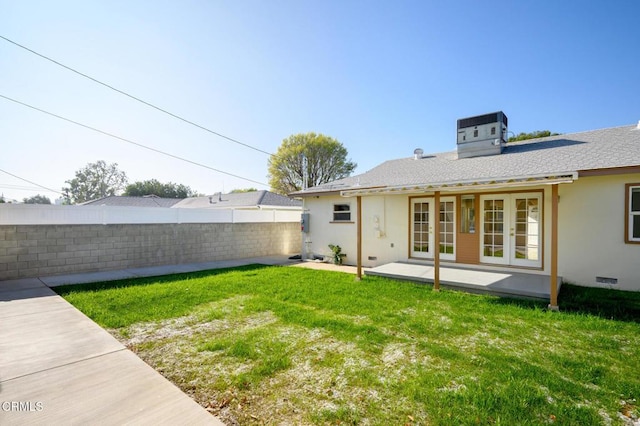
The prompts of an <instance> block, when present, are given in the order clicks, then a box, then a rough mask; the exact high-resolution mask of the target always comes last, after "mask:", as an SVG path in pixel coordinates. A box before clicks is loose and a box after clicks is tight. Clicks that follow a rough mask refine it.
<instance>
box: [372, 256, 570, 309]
mask: <svg viewBox="0 0 640 426" xmlns="http://www.w3.org/2000/svg"><path fill="white" fill-rule="evenodd" d="M364 273H365V274H366V275H375V276H380V277H388V278H395V279H400V280H407V281H416V282H423V283H433V281H434V267H433V266H432V265H425V264H417V263H408V262H393V263H387V264H385V265H380V266H377V267H375V268H371V269H367V270H365V272H364ZM550 280H551V277H550V276H549V275H540V274H527V273H522V272H503V271H501V272H496V271H489V270H481V269H466V268H455V267H451V266H441V267H440V285H441V286H442V287H444V288H451V289H458V290H462V291H468V292H473V293H481V294H492V295H496V296H502V297H519V298H527V299H539V300H546V301H549V298H550V295H551V285H550ZM558 282H561V280H560V279H558ZM559 291H560V286H558V292H559Z"/></svg>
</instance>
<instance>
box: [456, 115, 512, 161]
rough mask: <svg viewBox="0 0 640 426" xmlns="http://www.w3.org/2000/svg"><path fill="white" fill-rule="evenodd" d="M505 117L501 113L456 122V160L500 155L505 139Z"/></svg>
mask: <svg viewBox="0 0 640 426" xmlns="http://www.w3.org/2000/svg"><path fill="white" fill-rule="evenodd" d="M507 121H508V120H507V116H506V115H505V114H504V113H503V112H502V111H498V112H493V113H491V114H485V115H477V116H475V117H468V118H461V119H459V120H458V140H457V145H458V158H471V157H482V156H485V155H496V154H500V153H502V148H503V146H504V144H506V142H507V141H506V137H507Z"/></svg>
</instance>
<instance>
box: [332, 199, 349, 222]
mask: <svg viewBox="0 0 640 426" xmlns="http://www.w3.org/2000/svg"><path fill="white" fill-rule="evenodd" d="M338 206H346V207H347V210H338V209H336V208H337V207H338ZM351 213H352V211H351V204H350V203H333V210H332V211H331V223H353V221H352V220H351ZM337 214H338V215H344V214H348V215H349V218H348V219H336V215H337Z"/></svg>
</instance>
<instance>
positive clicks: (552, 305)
mask: <svg viewBox="0 0 640 426" xmlns="http://www.w3.org/2000/svg"><path fill="white" fill-rule="evenodd" d="M549 309H551V310H554V311H557V310H559V307H558V184H554V185H551V297H550V298H549Z"/></svg>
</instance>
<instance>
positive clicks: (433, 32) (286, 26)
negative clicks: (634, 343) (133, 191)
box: [0, 0, 640, 201]
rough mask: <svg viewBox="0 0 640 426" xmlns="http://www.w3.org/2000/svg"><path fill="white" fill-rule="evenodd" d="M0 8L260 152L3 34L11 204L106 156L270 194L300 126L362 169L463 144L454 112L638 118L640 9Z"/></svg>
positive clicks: (0, 26) (54, 46) (340, 5)
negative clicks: (278, 158)
mask: <svg viewBox="0 0 640 426" xmlns="http://www.w3.org/2000/svg"><path fill="white" fill-rule="evenodd" d="M0 10H2V13H1V14H0V36H2V37H5V38H7V39H9V40H11V41H13V42H15V43H18V44H21V45H23V46H25V47H27V48H29V49H31V50H33V51H35V52H37V53H39V54H41V55H44V56H47V57H49V58H51V59H53V60H55V61H57V62H59V63H61V64H64V65H65V66H67V67H70V68H73V69H75V70H77V71H79V72H81V73H84V74H86V75H88V76H90V77H92V78H94V79H96V80H99V81H101V82H103V83H105V84H108V85H110V86H112V87H115V88H117V89H119V90H121V91H123V92H126V93H128V94H130V95H132V96H135V97H137V98H140V99H142V100H144V101H146V102H148V103H151V104H153V105H155V106H157V107H160V108H162V109H165V110H167V111H169V112H171V113H173V114H176V115H178V116H180V117H183V118H185V119H187V120H189V121H191V122H194V123H197V124H199V125H200V126H203V127H206V128H207V129H209V130H211V131H213V132H216V133H219V134H222V135H225V136H227V137H230V138H232V139H235V140H237V141H240V142H242V143H244V144H247V145H250V146H252V147H255V148H257V149H258V150H254V149H250V148H247V147H245V146H243V145H240V144H238V143H234V142H231V141H229V140H227V139H225V138H222V137H220V136H217V135H215V134H212V133H210V132H207V131H204V130H202V129H199V128H197V127H195V126H193V125H190V124H187V123H185V122H182V121H180V120H177V119H175V118H173V117H171V116H168V115H166V114H164V113H162V112H160V111H157V110H155V109H153V108H150V107H149V106H146V105H143V104H141V103H139V102H136V101H135V100H133V99H131V98H129V97H126V96H124V95H122V94H120V93H117V92H115V91H113V90H110V89H108V88H106V87H104V86H102V85H99V84H97V83H95V82H93V81H91V80H89V79H87V78H84V77H82V76H80V75H78V74H76V73H73V72H71V71H69V70H67V69H65V68H63V67H61V66H59V65H56V64H54V63H52V62H50V61H47V60H45V59H43V58H41V57H39V56H37V55H36V54H34V53H31V52H29V51H27V50H25V49H22V48H20V47H18V46H16V45H15V44H12V43H10V42H8V41H6V40H4V39H0V95H2V96H4V97H0V169H1V170H2V171H3V172H0V193H1V194H3V195H4V197H5V198H6V199H14V200H18V201H22V200H23V199H24V198H26V197H31V196H34V195H36V194H42V195H45V196H47V197H49V198H50V199H51V200H54V199H56V198H58V197H59V196H60V194H59V193H56V192H53V191H49V190H47V189H43V188H42V187H39V186H36V184H37V185H41V186H44V187H46V188H49V189H52V190H54V191H61V189H62V187H64V186H66V183H65V181H67V180H70V179H73V178H74V176H75V172H76V171H77V170H79V169H81V168H83V167H84V166H85V165H87V164H88V163H95V162H96V161H98V160H104V161H105V162H107V163H108V164H111V163H117V165H118V168H119V169H120V170H122V171H124V172H125V173H126V175H127V177H128V180H129V182H131V183H133V182H135V181H142V180H148V179H157V180H159V181H160V182H174V183H179V184H184V185H187V186H189V187H191V188H192V189H193V190H195V191H197V192H199V193H203V194H213V193H215V192H219V191H222V192H229V191H231V190H233V189H241V188H250V187H254V188H257V189H268V188H269V187H268V182H269V178H268V171H267V162H268V158H269V155H267V154H265V153H264V152H260V151H259V150H262V151H266V152H269V153H275V152H276V151H277V149H278V147H279V146H280V144H281V143H282V140H283V139H285V138H287V137H289V136H290V135H293V134H297V133H306V132H316V133H322V134H325V135H328V136H331V137H333V138H335V139H337V140H338V141H340V142H341V143H342V144H343V145H344V146H345V148H347V150H348V153H349V158H350V159H351V160H352V161H354V162H356V163H357V164H358V167H357V169H356V171H355V173H356V174H357V173H363V172H366V171H367V170H370V169H371V168H373V167H375V166H377V165H378V164H380V163H382V162H384V161H386V160H389V159H395V158H402V157H409V156H412V155H413V150H414V149H415V148H422V149H423V150H424V151H425V153H435V152H443V151H451V150H455V147H456V120H457V119H459V118H465V117H470V116H474V115H481V114H485V113H490V112H495V111H504V113H505V114H506V115H507V116H508V118H509V132H513V133H515V134H517V133H520V132H531V131H535V130H551V131H553V132H558V133H572V132H579V131H585V130H593V129H601V128H608V127H616V126H621V125H630V124H636V123H638V120H640V78H639V76H640V54H639V50H638V49H639V45H638V42H640V25H638V23H637V17H638V16H640V2H638V1H636V0H617V1H614V2H612V1H604V0H594V1H591V2H584V1H578V0H564V1H557V0H536V1H533V0H531V1H530V0H519V1H504V0H503V1H493V0H486V1H481V2H480V1H477V0H459V1H456V0H450V1H444V0H442V1H431V0H421V1H409V0H399V1H375V0H335V1H334V0H322V1H320V0H317V1H311V0H262V1H253V0H233V1H232V0H228V1H216V0H207V1H195V0H180V1H161V0H154V1H151V0H144V1H143V0H138V1H136V0H124V1H121V0H108V1H98V0H81V1H67V0H59V1H55V2H52V1H48V0H47V1H34V0H21V1H15V0H0ZM5 97H8V98H12V99H15V100H17V101H20V102H22V103H25V104H28V105H31V106H33V107H36V108H39V109H42V110H45V111H48V112H50V113H53V114H56V115H59V116H62V117H65V118H67V119H69V120H73V121H76V122H79V123H82V124H84V125H86V126H90V127H93V128H96V129H99V130H101V131H104V132H107V133H110V134H114V135H117V136H119V137H121V138H124V139H127V140H130V141H133V142H135V143H138V144H142V145H146V146H148V147H150V148H153V149H155V150H159V151H163V152H166V153H169V154H171V155H174V156H178V157H182V158H184V159H187V160H190V161H192V162H196V163H199V164H202V165H204V166H206V167H201V166H197V165H194V164H192V163H189V162H186V161H180V160H177V159H175V158H172V157H169V156H166V155H162V154H160V153H157V152H154V151H150V150H147V149H144V148H141V147H139V146H136V145H134V144H131V143H127V142H124V141H122V140H119V139H115V138H112V137H109V136H106V135H104V134H101V133H98V132H95V131H92V130H90V129H87V128H84V127H81V126H78V125H75V124H72V123H69V122H67V121H64V120H61V119H59V118H56V117H53V116H50V115H47V114H44V113H42V112H39V111H36V110H34V109H31V108H28V107H25V106H23V105H20V104H17V103H15V102H13V101H10V100H7V99H6V98H5ZM212 169H216V170H218V171H215V170H212ZM7 172H8V173H10V174H8V173H7ZM223 172H226V173H229V174H232V175H235V176H236V177H234V176H231V175H229V174H225V173H223ZM12 175H15V176H18V177H19V178H21V179H26V181H25V180H21V179H19V178H17V177H14V176H12ZM27 181H29V182H31V183H29V182H27Z"/></svg>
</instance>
